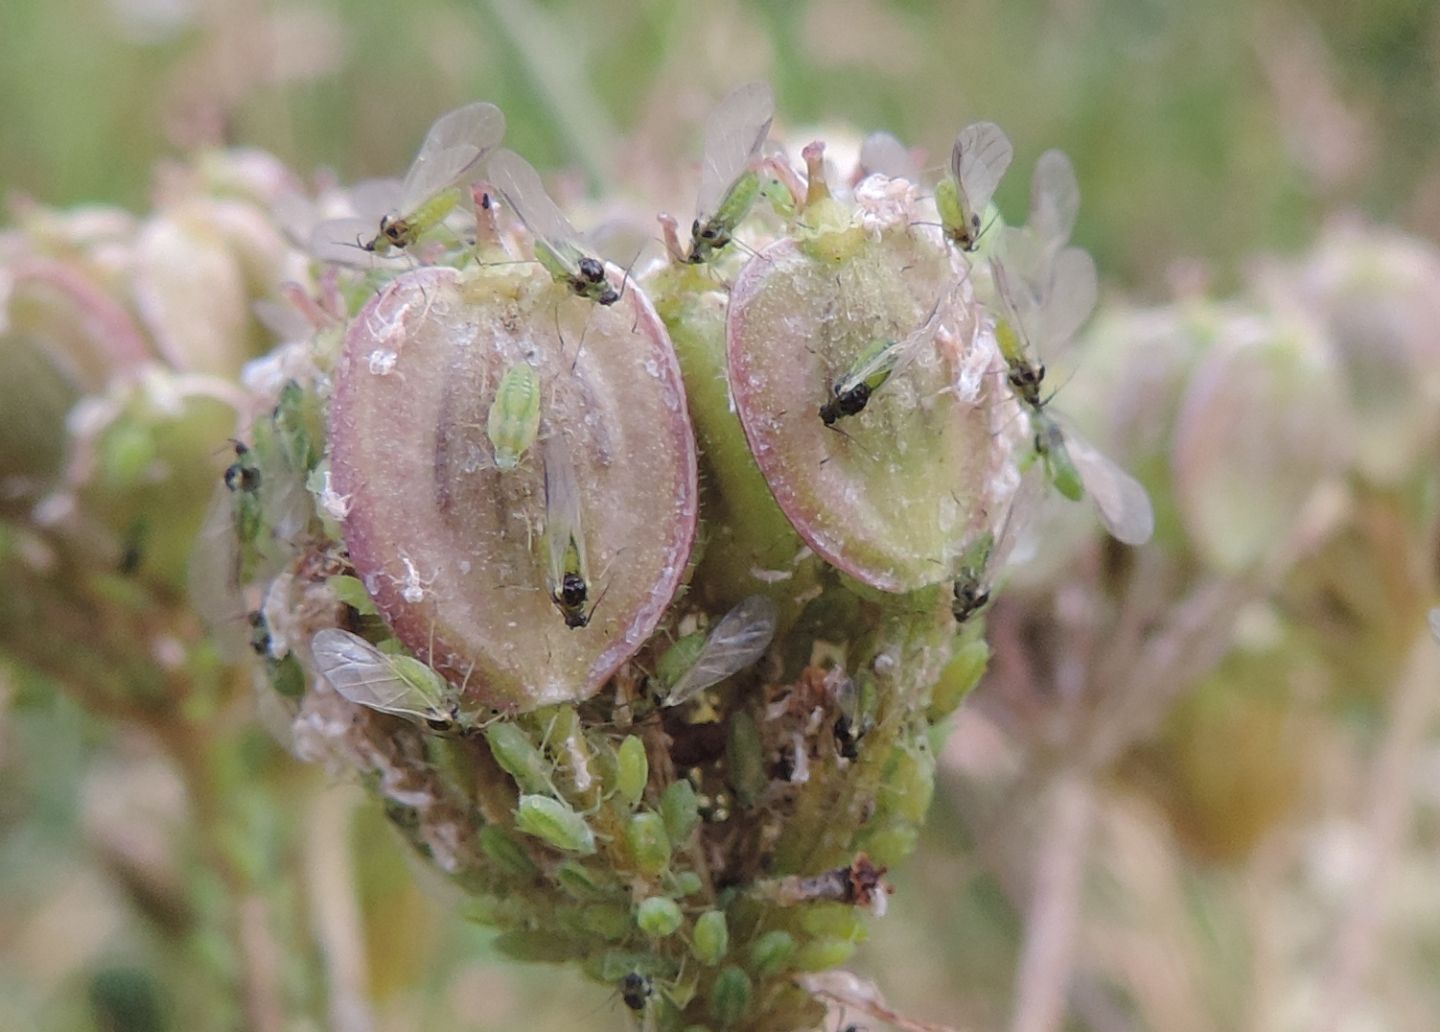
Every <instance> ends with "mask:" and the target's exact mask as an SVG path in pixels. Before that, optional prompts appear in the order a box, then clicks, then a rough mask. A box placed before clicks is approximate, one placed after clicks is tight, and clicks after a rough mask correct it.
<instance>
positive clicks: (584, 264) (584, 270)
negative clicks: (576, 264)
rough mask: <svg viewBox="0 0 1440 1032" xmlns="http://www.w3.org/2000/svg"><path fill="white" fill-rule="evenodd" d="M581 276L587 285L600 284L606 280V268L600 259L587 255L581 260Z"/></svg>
mask: <svg viewBox="0 0 1440 1032" xmlns="http://www.w3.org/2000/svg"><path fill="white" fill-rule="evenodd" d="M580 275H581V277H582V278H584V280H585V281H586V282H587V283H600V282H603V281H604V279H605V266H604V265H602V264H601V262H600V259H598V258H591V257H590V256H589V255H586V256H585V257H584V258H581V259H580Z"/></svg>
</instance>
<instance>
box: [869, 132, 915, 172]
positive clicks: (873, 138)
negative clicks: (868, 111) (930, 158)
mask: <svg viewBox="0 0 1440 1032" xmlns="http://www.w3.org/2000/svg"><path fill="white" fill-rule="evenodd" d="M860 169H861V172H862V173H863V174H864V175H867V176H868V175H873V174H874V173H876V172H878V173H880V175H882V176H889V177H890V178H891V179H908V180H909V181H910V182H912V183H918V182H919V181H920V169H919V166H917V165H916V164H915V159H914V157H912V156H911V154H910V148H909V147H906V146H905V145H904V144H903V143H901V142H900V140H899V139H898V138H897V137H895V136H893V135H891V134H890V133H871V134H870V135H869V136H867V137H865V142H864V143H863V144H861V145H860Z"/></svg>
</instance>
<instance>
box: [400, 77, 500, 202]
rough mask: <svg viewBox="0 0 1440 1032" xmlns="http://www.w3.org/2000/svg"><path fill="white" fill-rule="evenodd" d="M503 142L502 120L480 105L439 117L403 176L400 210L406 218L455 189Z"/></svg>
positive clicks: (489, 107) (491, 107)
mask: <svg viewBox="0 0 1440 1032" xmlns="http://www.w3.org/2000/svg"><path fill="white" fill-rule="evenodd" d="M504 138H505V116H504V115H503V114H501V113H500V109H499V108H497V107H496V106H495V105H494V104H487V103H485V102H484V101H480V102H478V103H475V104H467V105H465V106H464V107H462V108H457V109H456V110H454V111H451V112H449V113H448V114H444V115H441V116H440V117H439V118H437V119H436V120H435V124H434V125H432V126H431V127H430V131H429V132H428V133H426V134H425V142H423V143H422V144H421V145H420V151H419V153H417V154H416V155H415V160H414V161H413V162H411V164H410V170H409V171H408V172H407V173H406V174H405V185H404V186H403V187H402V188H401V190H400V203H399V210H400V212H401V214H405V213H407V212H408V211H410V210H411V209H413V208H415V207H418V206H419V205H420V204H422V203H424V202H425V201H426V200H428V199H429V198H430V197H432V196H434V195H435V194H437V193H439V192H440V191H441V190H444V189H447V188H448V187H451V186H454V185H455V183H456V182H458V181H459V179H460V178H461V177H462V176H463V175H464V174H465V173H466V172H468V171H470V169H472V168H474V167H475V166H476V165H478V164H479V163H480V161H481V159H482V158H484V157H485V155H486V154H488V153H489V152H490V151H491V150H493V149H494V148H495V147H496V146H498V145H499V143H500V141H501V140H502V139H504Z"/></svg>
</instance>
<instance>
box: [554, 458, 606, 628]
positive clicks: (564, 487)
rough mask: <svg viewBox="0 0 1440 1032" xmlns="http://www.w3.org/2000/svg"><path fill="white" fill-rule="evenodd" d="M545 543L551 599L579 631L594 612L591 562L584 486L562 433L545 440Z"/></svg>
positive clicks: (570, 624) (562, 614)
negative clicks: (582, 504) (583, 519)
mask: <svg viewBox="0 0 1440 1032" xmlns="http://www.w3.org/2000/svg"><path fill="white" fill-rule="evenodd" d="M544 452H545V546H546V552H547V556H548V566H547V570H546V574H547V581H546V586H547V589H548V590H549V592H550V601H552V602H554V603H555V608H556V609H558V610H560V615H561V616H563V617H564V618H565V626H566V627H569V628H570V629H572V630H578V629H579V628H581V627H584V626H585V625H586V624H588V623H589V622H590V615H591V613H593V612H594V608H593V607H592V608H591V610H590V611H589V612H586V610H585V603H586V602H587V601H588V600H589V598H590V575H589V572H588V571H589V564H588V563H587V562H586V559H585V535H584V532H583V528H582V527H581V523H580V488H579V485H578V484H577V483H576V482H575V467H574V465H573V464H572V463H571V461H570V454H569V452H567V451H566V450H565V445H564V444H563V443H562V442H561V440H560V435H559V434H558V433H554V434H551V435H550V436H549V437H547V438H546V439H545V445H544Z"/></svg>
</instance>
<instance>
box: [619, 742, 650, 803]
mask: <svg viewBox="0 0 1440 1032" xmlns="http://www.w3.org/2000/svg"><path fill="white" fill-rule="evenodd" d="M649 777H650V761H649V760H648V759H647V758H646V756H645V743H644V742H643V741H642V740H641V739H640V737H639V736H638V735H626V736H625V740H624V741H623V742H621V743H620V748H619V749H617V750H616V754H615V790H616V791H617V792H619V793H620V798H622V799H624V800H625V801H626V802H627V803H629V804H630V805H631V806H634V805H635V804H636V803H638V802H640V797H641V796H642V795H644V793H645V783H646V781H648V780H649Z"/></svg>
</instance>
